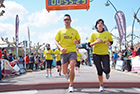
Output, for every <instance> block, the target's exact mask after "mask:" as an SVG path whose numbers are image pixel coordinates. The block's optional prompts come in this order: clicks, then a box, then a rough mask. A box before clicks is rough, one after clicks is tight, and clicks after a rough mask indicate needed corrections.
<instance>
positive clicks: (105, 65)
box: [88, 19, 113, 92]
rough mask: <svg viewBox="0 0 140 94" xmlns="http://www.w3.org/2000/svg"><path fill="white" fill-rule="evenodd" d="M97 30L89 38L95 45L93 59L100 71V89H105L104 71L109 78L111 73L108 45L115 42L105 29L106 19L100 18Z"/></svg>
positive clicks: (98, 71)
mask: <svg viewBox="0 0 140 94" xmlns="http://www.w3.org/2000/svg"><path fill="white" fill-rule="evenodd" d="M95 27H96V29H97V31H95V32H93V33H92V34H91V36H90V37H89V39H88V42H89V43H88V44H89V46H91V47H92V46H94V47H93V60H94V64H95V66H96V69H97V73H98V80H99V84H100V88H99V91H100V92H102V91H104V86H103V72H104V73H105V74H106V78H107V79H109V76H110V75H109V73H110V58H109V51H108V46H110V45H111V44H113V39H112V37H111V34H110V33H109V32H108V31H105V30H104V28H103V27H104V21H103V20H102V19H99V20H98V21H97V22H96V25H95Z"/></svg>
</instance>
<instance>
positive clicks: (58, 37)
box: [55, 31, 61, 41]
mask: <svg viewBox="0 0 140 94" xmlns="http://www.w3.org/2000/svg"><path fill="white" fill-rule="evenodd" d="M60 32H61V31H58V32H57V34H56V36H55V40H56V41H60V37H61V36H60Z"/></svg>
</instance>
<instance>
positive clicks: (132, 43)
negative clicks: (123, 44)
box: [131, 7, 140, 47]
mask: <svg viewBox="0 0 140 94" xmlns="http://www.w3.org/2000/svg"><path fill="white" fill-rule="evenodd" d="M139 10H140V7H139V8H138V10H137V12H136V15H137V14H138V12H139ZM134 23H135V18H134V20H133V24H132V35H131V47H133V33H134V32H133V30H134Z"/></svg>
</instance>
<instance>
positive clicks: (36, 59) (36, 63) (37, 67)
mask: <svg viewBox="0 0 140 94" xmlns="http://www.w3.org/2000/svg"><path fill="white" fill-rule="evenodd" d="M35 69H36V70H38V69H39V57H38V55H36V56H35Z"/></svg>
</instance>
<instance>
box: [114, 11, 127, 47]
mask: <svg viewBox="0 0 140 94" xmlns="http://www.w3.org/2000/svg"><path fill="white" fill-rule="evenodd" d="M115 20H116V23H117V27H118V32H119V36H120V40H121V44H122V45H123V46H125V45H126V22H125V16H124V13H123V12H122V11H118V12H117V13H116V14H115Z"/></svg>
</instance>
